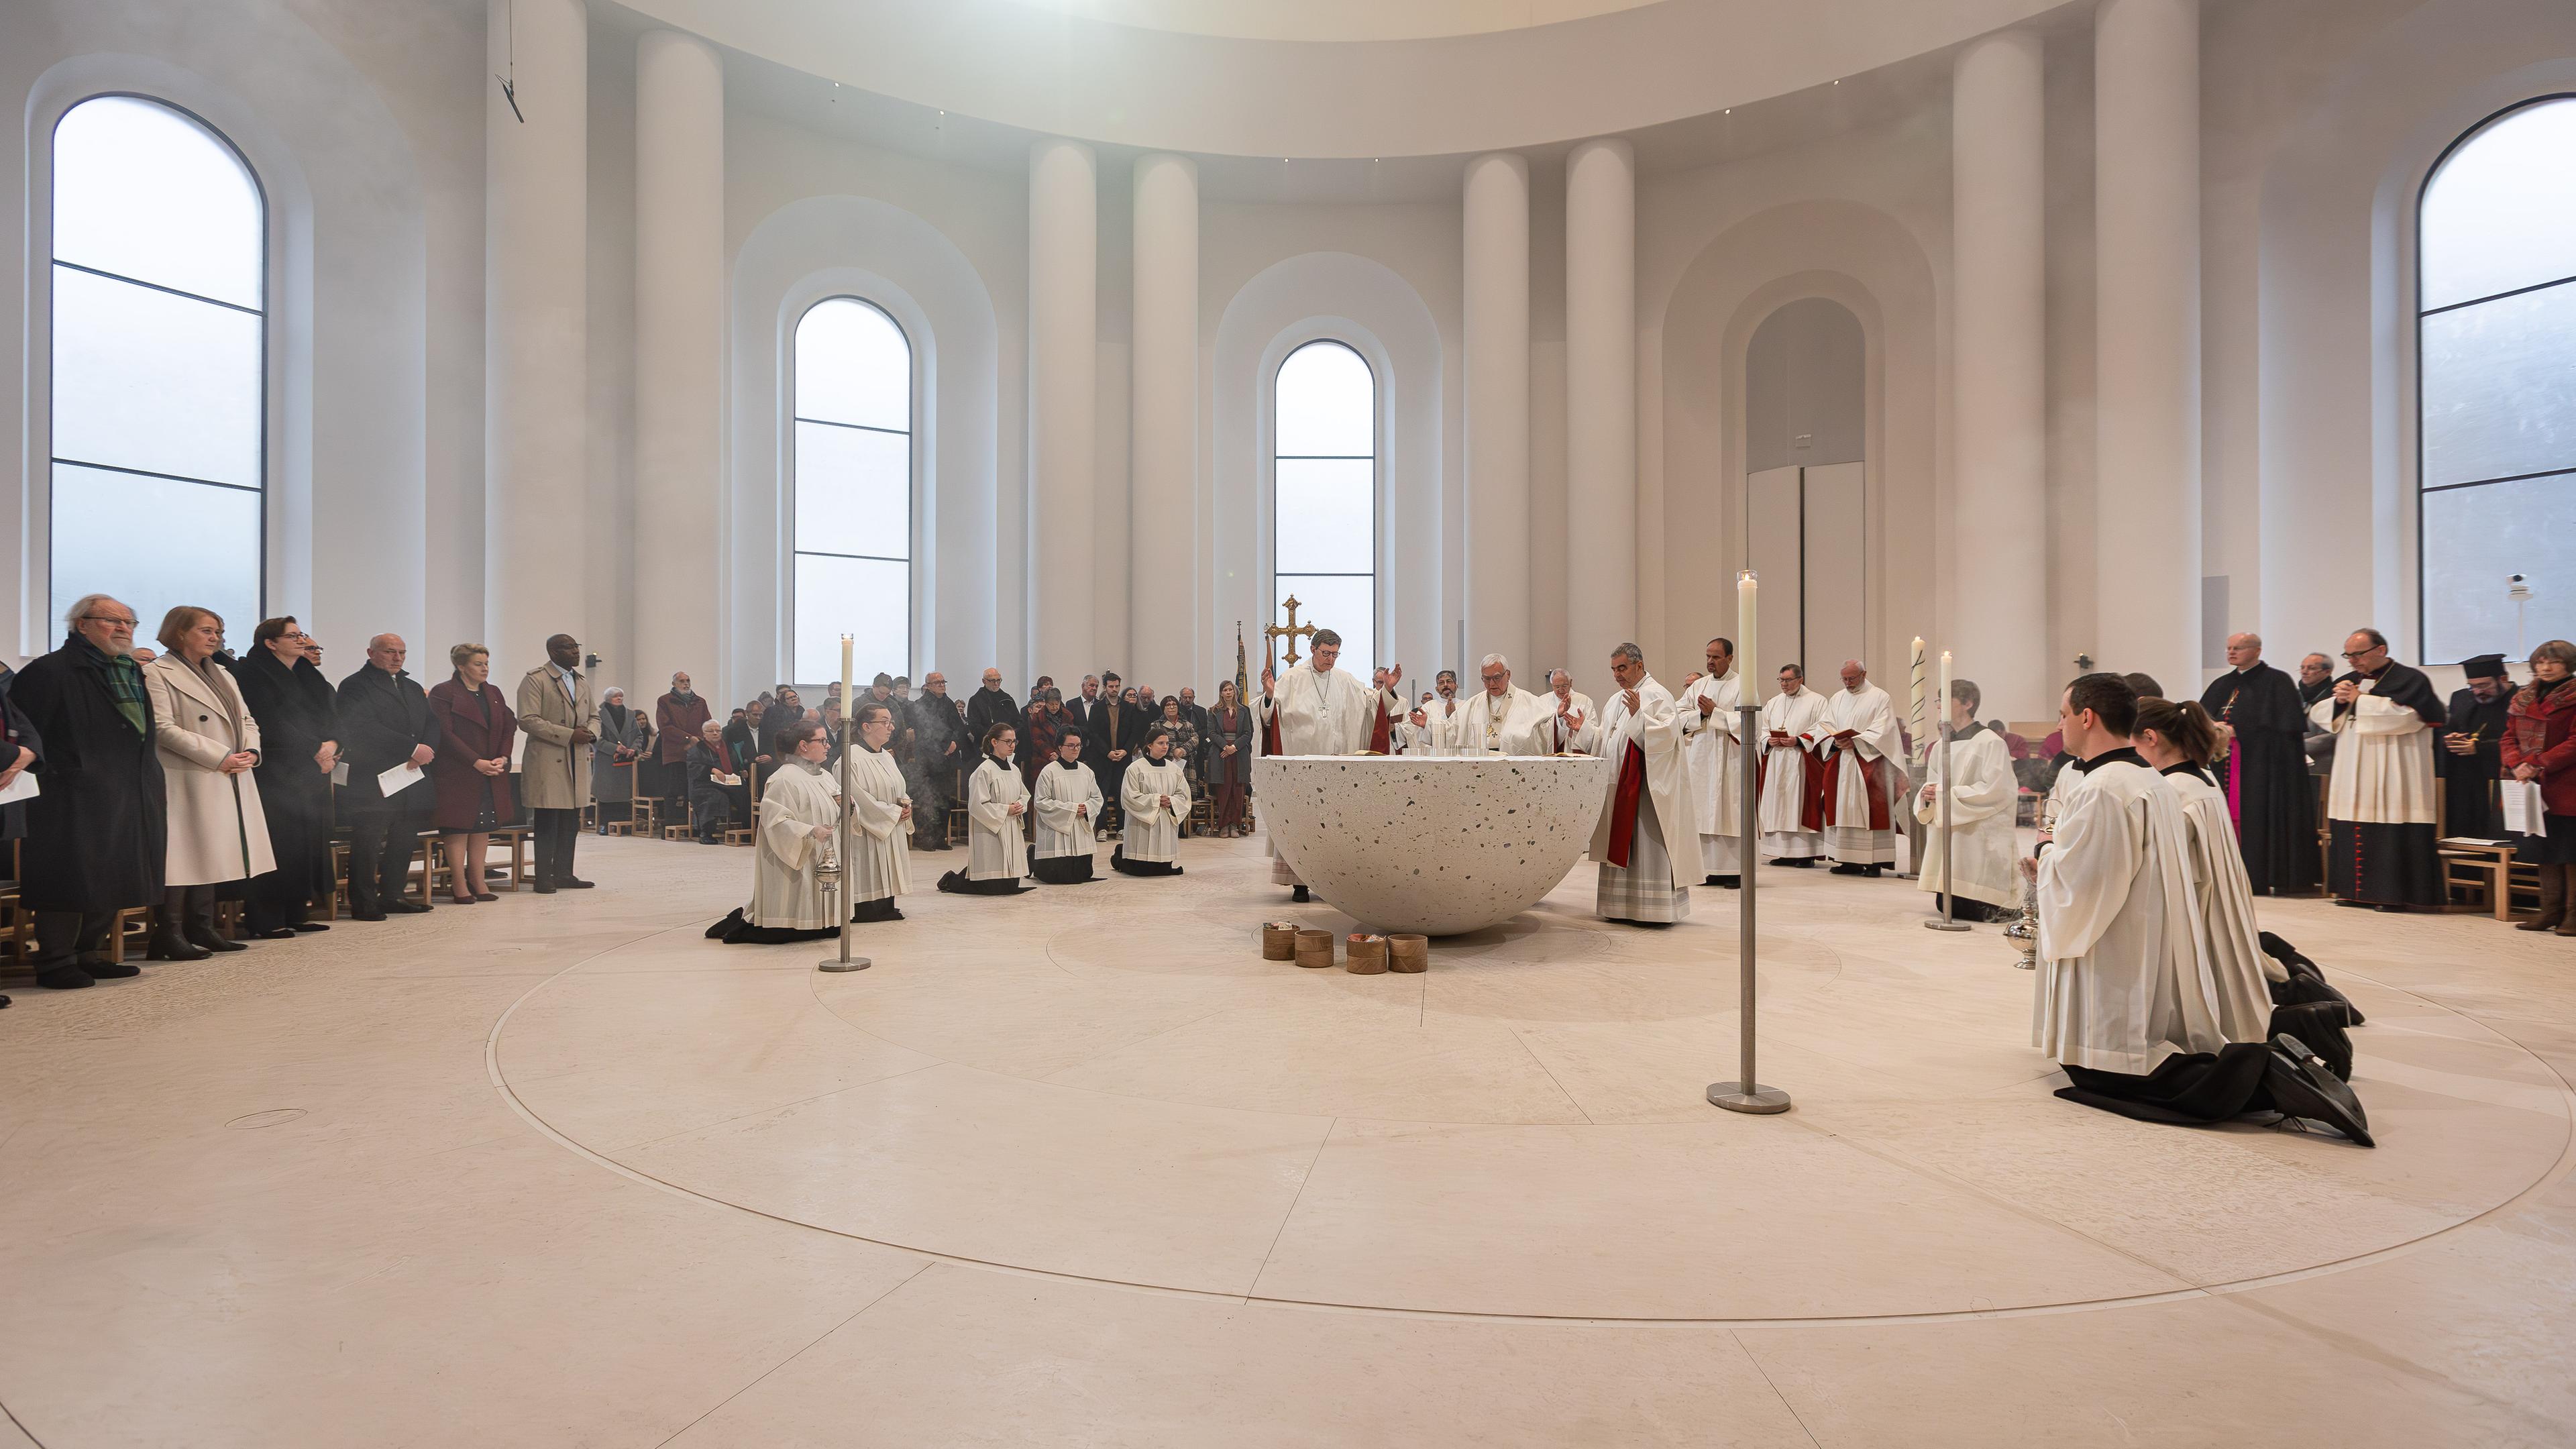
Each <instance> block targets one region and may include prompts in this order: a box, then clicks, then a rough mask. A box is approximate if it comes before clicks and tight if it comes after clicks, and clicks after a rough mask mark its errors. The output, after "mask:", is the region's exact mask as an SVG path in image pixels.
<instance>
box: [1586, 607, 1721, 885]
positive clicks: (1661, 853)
mask: <svg viewBox="0 0 2576 1449" xmlns="http://www.w3.org/2000/svg"><path fill="white" fill-rule="evenodd" d="M1610 673H1611V676H1612V678H1613V679H1614V680H1615V681H1616V682H1617V683H1618V686H1619V688H1618V692H1616V693H1614V694H1612V695H1611V696H1610V702H1609V703H1608V704H1606V705H1604V706H1603V707H1602V710H1601V719H1600V721H1599V723H1598V731H1599V734H1598V738H1599V740H1600V742H1601V745H1602V749H1601V753H1602V754H1604V755H1607V756H1608V757H1609V758H1610V762H1611V770H1610V784H1609V790H1610V794H1609V798H1608V799H1606V800H1604V801H1603V802H1602V805H1601V823H1600V824H1599V825H1598V826H1596V827H1594V829H1593V832H1592V858H1593V859H1594V860H1597V861H1599V862H1600V863H1601V881H1600V886H1599V888H1598V891H1597V893H1596V894H1595V896H1594V902H1595V909H1597V910H1599V911H1600V913H1601V915H1602V918H1603V919H1604V920H1610V921H1619V922H1623V923H1626V924H1630V925H1670V924H1672V923H1673V922H1675V921H1678V920H1680V919H1682V918H1683V917H1685V916H1687V915H1689V914H1690V887H1691V882H1693V881H1696V880H1698V879H1699V878H1700V877H1701V876H1702V875H1703V874H1704V872H1703V871H1702V870H1701V868H1700V855H1699V832H1698V831H1697V830H1696V829H1694V828H1693V822H1694V821H1696V820H1697V819H1698V811H1697V809H1696V808H1695V807H1694V806H1693V805H1692V803H1691V778H1690V762H1689V761H1688V760H1687V759H1685V758H1684V757H1683V754H1682V721H1681V716H1680V714H1678V713H1677V712H1676V711H1675V710H1674V708H1673V696H1672V691H1670V690H1668V689H1666V688H1664V687H1663V686H1662V685H1660V684H1657V683H1656V682H1655V679H1654V676H1652V675H1650V674H1648V673H1647V672H1646V655H1645V651H1644V650H1642V649H1639V648H1638V647H1637V646H1636V645H1634V644H1622V645H1620V646H1619V647H1618V648H1617V649H1615V650H1613V651H1611V654H1610Z"/></svg>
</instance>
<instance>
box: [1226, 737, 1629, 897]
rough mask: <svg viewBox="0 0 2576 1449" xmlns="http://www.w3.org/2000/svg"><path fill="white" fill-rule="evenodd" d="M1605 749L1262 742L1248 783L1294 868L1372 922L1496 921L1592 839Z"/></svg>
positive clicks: (1606, 775) (1605, 776) (1558, 874)
mask: <svg viewBox="0 0 2576 1449" xmlns="http://www.w3.org/2000/svg"><path fill="white" fill-rule="evenodd" d="M1609 783H1610V762H1609V761H1608V760H1603V759H1558V758H1517V757H1514V758H1506V757H1503V756H1499V755H1489V756H1474V755H1469V756H1462V757H1458V758H1453V759H1442V758H1436V757H1422V758H1417V757H1412V756H1397V755H1389V756H1384V757H1379V756H1369V755H1265V756H1263V757H1261V758H1259V759H1256V760H1254V761H1253V762H1252V788H1253V790H1254V792H1255V793H1256V794H1257V795H1258V797H1259V799H1260V802H1261V819H1262V821H1263V823H1264V824H1265V825H1267V826H1268V828H1269V831H1270V840H1271V843H1272V844H1273V845H1274V846H1275V847H1277V849H1278V851H1279V854H1280V855H1281V856H1282V857H1283V858H1284V859H1286V860H1287V862H1288V864H1289V866H1290V868H1292V869H1294V870H1295V871H1296V872H1297V876H1298V878H1299V879H1300V880H1303V881H1304V882H1306V884H1307V885H1308V886H1310V887H1312V888H1313V889H1314V892H1315V893H1316V894H1317V895H1319V896H1322V897H1323V898H1324V899H1325V900H1327V901H1330V902H1332V903H1333V905H1335V906H1336V907H1338V908H1340V909H1341V910H1342V911H1343V912H1344V913H1346V914H1348V915H1349V916H1350V917H1351V918H1352V919H1354V920H1356V921H1359V922H1362V923H1363V924H1365V925H1367V926H1368V927H1369V929H1371V930H1373V931H1380V932H1388V931H1413V932H1418V933H1420V934H1422V935H1425V936H1454V935H1457V934H1458V933H1460V932H1462V931H1477V930H1482V929H1484V928H1485V927H1487V926H1492V925H1498V924H1500V923H1502V922H1504V921H1508V920H1510V919H1511V918H1512V917H1514V916H1517V915H1519V914H1520V913H1521V912H1523V911H1525V910H1528V909H1529V908H1530V907H1531V906H1534V905H1536V904H1538V901H1539V898H1540V897H1541V896H1544V895H1546V894H1547V893H1548V892H1549V891H1550V890H1553V889H1554V888H1555V887H1556V883H1557V882H1558V881H1561V880H1563V879H1565V873H1566V872H1567V871H1569V870H1571V869H1573V868H1574V863H1575V862H1576V861H1577V860H1579V859H1581V858H1582V855H1583V852H1584V849H1585V848H1586V847H1587V846H1589V845H1590V844H1591V843H1592V826H1593V823H1594V822H1595V821H1596V820H1598V819H1599V818H1600V816H1601V801H1602V796H1603V794H1604V792H1605V791H1606V790H1607V788H1608V786H1609Z"/></svg>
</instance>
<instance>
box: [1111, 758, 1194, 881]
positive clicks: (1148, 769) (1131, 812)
mask: <svg viewBox="0 0 2576 1449" xmlns="http://www.w3.org/2000/svg"><path fill="white" fill-rule="evenodd" d="M1165 797H1168V798H1169V799H1170V800H1171V802H1172V803H1170V804H1169V805H1163V804H1158V803H1156V802H1157V801H1158V800H1160V799H1162V798H1165ZM1118 806H1119V808H1120V809H1122V810H1124V811H1126V812H1127V833H1126V835H1124V836H1123V837H1121V838H1120V840H1119V848H1120V850H1121V851H1122V852H1123V853H1124V854H1125V855H1126V857H1127V858H1128V859H1129V860H1134V861H1143V862H1147V863H1158V862H1167V861H1170V860H1172V859H1173V858H1174V857H1176V856H1178V855H1179V854H1180V853H1181V822H1182V821H1184V820H1187V819H1189V818H1190V780H1189V776H1188V775H1187V774H1185V773H1183V771H1182V769H1181V767H1180V765H1179V764H1178V763H1177V762H1175V761H1172V760H1165V761H1163V762H1162V763H1160V764H1157V763H1155V762H1154V761H1153V760H1151V759H1139V760H1138V761H1136V763H1134V764H1132V765H1129V766H1128V767H1127V775H1126V778H1125V779H1123V780H1121V781H1120V782H1119V785H1118Z"/></svg>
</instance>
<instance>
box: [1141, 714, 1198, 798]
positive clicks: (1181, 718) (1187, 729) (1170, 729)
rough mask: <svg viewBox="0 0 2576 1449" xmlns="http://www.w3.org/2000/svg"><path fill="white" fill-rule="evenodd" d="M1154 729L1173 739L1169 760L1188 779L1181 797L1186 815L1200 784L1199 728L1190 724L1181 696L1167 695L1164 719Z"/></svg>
mask: <svg viewBox="0 0 2576 1449" xmlns="http://www.w3.org/2000/svg"><path fill="white" fill-rule="evenodd" d="M1152 728H1154V729H1159V730H1161V731H1162V732H1163V733H1164V734H1165V735H1167V736H1169V737H1170V739H1171V745H1172V748H1171V754H1170V756H1169V758H1170V759H1171V762H1172V763H1173V764H1175V765H1178V766H1180V767H1181V773H1182V775H1184V776H1185V777H1186V780H1185V786H1186V788H1185V789H1184V790H1183V792H1182V796H1181V798H1182V800H1183V801H1184V802H1185V803H1184V813H1186V802H1187V801H1189V800H1192V799H1195V798H1197V797H1196V795H1195V794H1194V793H1193V792H1194V791H1195V790H1196V789H1197V786H1198V783H1199V729H1198V726H1197V725H1195V724H1192V723H1191V722H1190V717H1189V715H1188V713H1187V712H1186V711H1184V710H1183V709H1182V708H1181V699H1180V696H1179V695H1176V694H1167V695H1165V696H1163V717H1162V719H1161V720H1159V721H1157V722H1156V723H1155V724H1154V725H1153V726H1152Z"/></svg>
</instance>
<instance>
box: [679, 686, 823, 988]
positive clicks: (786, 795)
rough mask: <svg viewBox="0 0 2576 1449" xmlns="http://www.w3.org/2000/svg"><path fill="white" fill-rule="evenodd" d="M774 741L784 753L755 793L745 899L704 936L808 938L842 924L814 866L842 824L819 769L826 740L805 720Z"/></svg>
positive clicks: (736, 940)
mask: <svg viewBox="0 0 2576 1449" xmlns="http://www.w3.org/2000/svg"><path fill="white" fill-rule="evenodd" d="M776 745H777V748H778V749H779V750H780V751H781V752H782V753H784V754H785V755H786V756H787V758H786V759H785V760H783V761H781V762H780V764H779V766H778V772H777V773H776V774H774V775H771V776H770V777H769V780H768V782H767V784H766V787H765V788H763V789H762V791H761V792H760V811H759V814H758V815H757V817H756V818H755V819H754V822H753V829H752V840H753V843H754V845H755V846H756V847H757V849H756V850H755V851H754V852H753V854H752V867H751V868H752V875H751V904H750V905H748V906H745V907H742V908H739V909H737V910H735V911H734V913H733V914H732V915H729V916H727V917H725V918H724V919H723V920H721V921H718V922H716V923H715V924H714V925H713V926H710V927H708V928H707V938H708V939H709V940H713V941H722V942H724V943H725V944H726V945H729V946H773V945H778V944H781V943H784V942H788V941H811V940H817V939H819V938H821V937H824V936H829V935H833V934H836V933H837V932H839V930H840V929H841V923H840V922H839V921H836V920H834V919H833V918H832V902H831V900H830V898H829V897H828V896H827V895H826V894H825V892H824V888H823V878H822V874H821V872H820V870H819V869H818V868H819V867H820V866H821V865H822V863H823V857H824V855H825V853H826V852H827V851H828V850H829V849H830V847H829V845H828V844H827V842H829V841H830V840H831V838H832V834H833V832H834V831H836V830H838V829H840V825H841V790H840V787H839V786H838V785H836V784H834V783H833V781H832V776H831V773H830V772H829V771H827V770H825V769H824V768H823V759H824V757H825V756H826V755H828V754H829V753H830V752H831V741H830V740H828V739H826V738H825V737H824V734H823V726H822V725H821V724H820V723H818V722H814V721H810V720H807V721H799V722H798V723H796V724H792V725H789V726H788V727H787V728H786V729H785V730H784V731H782V732H780V734H779V735H778V737H777V740H776Z"/></svg>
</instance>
